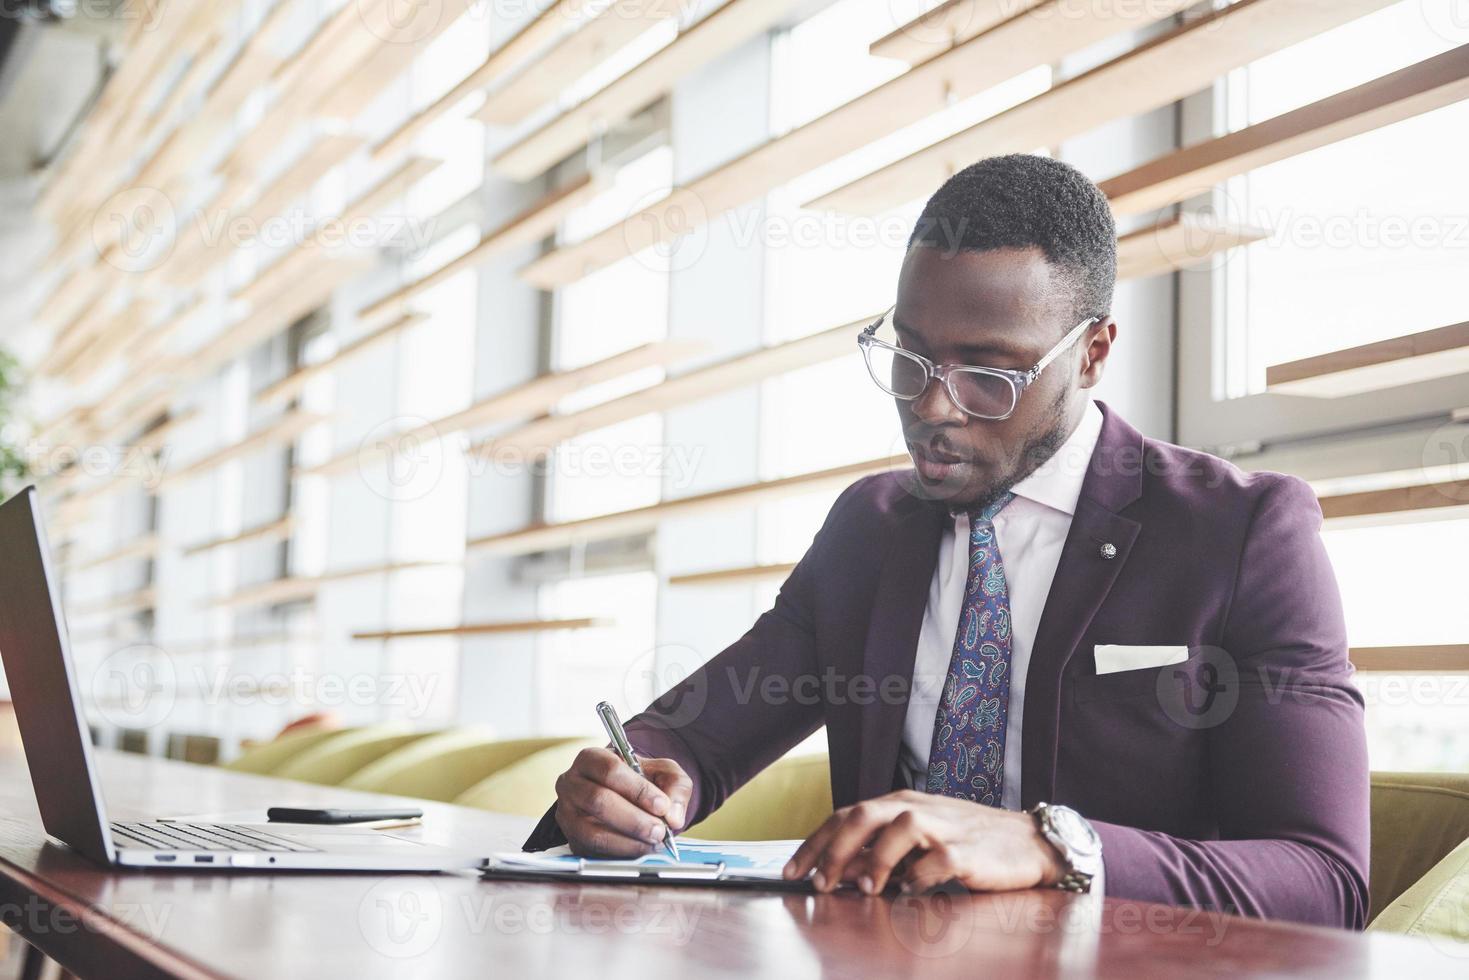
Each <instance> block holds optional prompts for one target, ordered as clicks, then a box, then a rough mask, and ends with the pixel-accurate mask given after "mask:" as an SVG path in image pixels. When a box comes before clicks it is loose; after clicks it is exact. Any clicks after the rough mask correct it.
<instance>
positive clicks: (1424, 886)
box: [1367, 839, 1469, 972]
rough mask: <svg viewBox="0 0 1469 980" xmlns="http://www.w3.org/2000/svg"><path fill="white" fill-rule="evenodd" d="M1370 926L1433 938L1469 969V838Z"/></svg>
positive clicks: (1375, 930) (1371, 928) (1379, 915)
mask: <svg viewBox="0 0 1469 980" xmlns="http://www.w3.org/2000/svg"><path fill="white" fill-rule="evenodd" d="M1367 928H1368V929H1369V930H1370V931H1373V932H1393V933H1400V934H1402V935H1405V936H1420V937H1423V938H1425V939H1429V940H1432V941H1433V942H1434V943H1436V944H1439V945H1440V946H1442V947H1443V948H1445V949H1446V950H1452V951H1453V952H1454V953H1455V954H1456V955H1458V956H1459V957H1461V958H1463V959H1464V960H1465V971H1466V972H1469V839H1466V840H1465V841H1464V842H1463V843H1461V844H1460V845H1459V846H1458V847H1456V848H1454V849H1453V850H1452V851H1450V852H1449V855H1448V857H1446V858H1444V859H1443V860H1442V861H1440V862H1438V864H1435V865H1434V866H1433V867H1432V868H1431V869H1430V870H1429V872H1428V873H1427V874H1426V875H1424V876H1423V877H1422V878H1420V879H1419V880H1418V882H1417V883H1416V884H1414V885H1413V886H1412V887H1411V888H1409V889H1408V890H1407V891H1405V892H1403V893H1402V894H1401V895H1399V896H1398V897H1397V898H1396V899H1394V900H1393V901H1392V903H1391V904H1389V905H1388V906H1387V907H1386V908H1384V909H1383V910H1382V911H1381V912H1380V913H1379V914H1378V915H1377V917H1376V918H1375V919H1373V920H1372V924H1371V925H1369V926H1368V927H1367Z"/></svg>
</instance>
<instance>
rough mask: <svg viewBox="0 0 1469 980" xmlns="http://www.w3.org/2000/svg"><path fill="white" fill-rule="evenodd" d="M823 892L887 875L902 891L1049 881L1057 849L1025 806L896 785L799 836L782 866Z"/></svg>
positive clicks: (1053, 878)
mask: <svg viewBox="0 0 1469 980" xmlns="http://www.w3.org/2000/svg"><path fill="white" fill-rule="evenodd" d="M813 868H814V869H815V871H816V873H815V874H814V875H812V879H811V880H812V884H813V885H815V887H816V890H817V891H819V892H830V891H831V890H833V889H834V888H836V887H837V886H838V885H839V884H841V883H842V882H844V881H849V882H855V883H856V884H857V886H858V887H859V888H860V889H862V891H864V892H866V893H867V894H869V895H877V894H880V893H881V892H882V890H883V889H884V888H886V887H887V884H888V880H889V879H890V878H894V879H896V880H898V881H901V882H902V885H903V890H904V891H921V890H924V889H927V888H932V887H935V886H937V885H941V884H943V883H944V882H947V881H958V882H959V883H960V884H962V885H963V886H964V887H965V888H968V889H969V890H970V891H986V892H992V891H1013V890H1016V889H1021V888H1035V887H1038V886H1044V885H1054V884H1056V883H1057V882H1058V881H1060V880H1061V878H1062V876H1063V875H1064V874H1065V873H1066V869H1065V865H1064V863H1063V862H1062V860H1061V855H1060V854H1059V853H1058V852H1057V850H1056V849H1055V848H1054V847H1052V846H1051V844H1050V843H1049V842H1048V841H1047V840H1046V839H1045V838H1044V837H1042V836H1041V833H1040V830H1039V829H1038V828H1037V827H1036V822H1035V818H1034V817H1033V816H1031V815H1030V814H1028V813H1017V812H1015V811H1013V810H1001V809H998V808H996V807H992V806H984V805H983V804H980V803H972V802H970V801H968V800H957V799H954V798H953V797H948V796H935V795H933V794H930V793H919V792H915V791H913V790H903V791H901V792H898V793H889V794H888V795H887V796H880V797H878V798H877V799H873V800H868V801H866V802H864V803H858V804H857V805H856V806H849V807H844V808H842V809H840V810H838V811H837V812H836V813H833V814H832V815H831V816H830V817H829V818H828V819H827V821H826V823H824V824H822V825H821V827H820V828H818V829H817V831H816V832H815V833H814V834H812V835H811V836H810V837H808V838H807V839H806V842H805V843H804V844H802V845H801V847H800V849H798V850H797V851H796V853H795V856H794V857H792V858H791V860H790V863H788V864H787V865H786V866H785V877H786V878H790V879H799V878H804V877H805V876H806V875H807V874H808V873H810V872H811V870H812V869H813Z"/></svg>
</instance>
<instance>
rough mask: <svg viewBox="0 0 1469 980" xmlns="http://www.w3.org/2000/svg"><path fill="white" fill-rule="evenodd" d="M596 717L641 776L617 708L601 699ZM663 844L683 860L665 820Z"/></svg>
mask: <svg viewBox="0 0 1469 980" xmlns="http://www.w3.org/2000/svg"><path fill="white" fill-rule="evenodd" d="M597 717H598V718H601V719H602V727H603V728H605V729H607V737H608V738H609V739H611V740H612V745H613V746H614V747H615V748H616V749H617V754H618V755H620V756H622V761H623V762H626V763H627V764H628V765H629V766H631V767H632V771H633V772H635V773H637V774H638V775H639V776H643V764H642V763H641V762H639V761H638V754H637V753H636V752H634V751H633V750H632V743H631V742H629V741H628V740H627V732H625V731H623V729H622V722H621V721H620V720H618V717H617V709H616V708H614V707H612V705H610V704H608V703H607V702H606V701H603V702H602V703H601V704H599V705H597ZM643 778H644V779H647V778H648V777H647V776H643ZM663 846H664V847H666V848H667V849H668V853H669V854H671V855H672V856H673V859H674V860H675V861H681V860H683V859H682V858H680V857H679V856H678V845H677V844H675V843H674V842H673V828H672V827H669V826H668V821H667V820H664V821H663Z"/></svg>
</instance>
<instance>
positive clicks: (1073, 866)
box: [1030, 803, 1102, 892]
mask: <svg viewBox="0 0 1469 980" xmlns="http://www.w3.org/2000/svg"><path fill="white" fill-rule="evenodd" d="M1030 815H1031V816H1033V817H1035V823H1036V827H1037V828H1038V829H1039V830H1040V832H1041V836H1042V837H1044V838H1045V839H1046V840H1047V841H1049V842H1050V843H1051V846H1052V847H1054V848H1055V849H1056V850H1057V851H1059V852H1060V853H1061V859H1062V860H1063V861H1065V862H1066V873H1065V874H1064V875H1062V876H1061V880H1060V881H1059V882H1057V883H1056V887H1057V888H1060V889H1063V890H1064V891H1068V892H1089V891H1091V889H1092V882H1093V881H1094V880H1096V879H1098V878H1100V877H1101V876H1102V839H1101V838H1100V837H1098V836H1097V832H1096V831H1095V830H1093V829H1092V825H1091V824H1089V823H1087V822H1086V818H1085V817H1083V816H1082V815H1081V814H1079V813H1077V812H1076V811H1075V810H1073V809H1071V807H1069V806H1052V805H1051V804H1049V803H1037V804H1036V805H1035V806H1034V807H1033V808H1032V809H1031V811H1030Z"/></svg>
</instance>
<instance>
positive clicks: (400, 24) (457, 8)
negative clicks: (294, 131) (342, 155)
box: [312, 0, 475, 119]
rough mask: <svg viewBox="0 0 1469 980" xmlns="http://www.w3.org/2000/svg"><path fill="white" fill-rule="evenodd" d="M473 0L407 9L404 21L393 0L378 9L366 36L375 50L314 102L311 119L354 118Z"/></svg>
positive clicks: (442, 1) (440, 1) (441, 1)
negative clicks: (369, 35) (372, 40)
mask: <svg viewBox="0 0 1469 980" xmlns="http://www.w3.org/2000/svg"><path fill="white" fill-rule="evenodd" d="M474 5H475V2H472V0H435V2H434V3H414V4H410V5H409V9H408V11H407V16H406V17H405V16H404V15H403V14H404V11H403V8H402V6H401V5H398V6H395V5H394V4H393V3H392V0H389V2H387V3H384V4H383V5H382V6H380V7H379V8H378V12H377V15H376V20H375V21H370V22H367V28H368V30H370V31H372V32H373V33H374V34H376V35H378V36H379V37H380V38H381V39H382V43H380V44H379V45H378V46H377V47H376V49H375V50H373V51H372V52H371V53H370V54H368V55H367V56H366V57H365V58H363V59H362V60H361V61H360V62H358V63H357V64H356V65H355V66H353V68H352V69H351V70H350V71H349V72H348V73H347V74H346V76H345V77H344V78H343V79H341V81H340V83H339V84H337V85H334V86H332V87H331V88H330V89H328V90H327V91H326V93H325V94H324V95H323V96H322V97H321V98H320V99H319V100H318V101H317V103H316V105H315V106H313V108H312V114H313V115H316V116H321V117H327V118H331V117H339V118H341V119H354V118H356V117H357V116H358V115H359V114H360V113H361V112H362V111H363V110H364V109H366V108H367V107H368V105H369V104H370V103H371V102H372V100H373V99H375V98H376V97H377V96H378V95H379V94H380V93H381V92H382V91H383V90H384V89H385V88H386V87H387V86H388V85H390V84H392V83H393V82H394V81H395V80H396V79H397V78H399V77H400V76H401V75H402V74H403V73H404V72H405V71H407V70H408V67H409V66H410V65H412V64H413V62H414V61H415V60H416V59H417V58H418V56H419V55H420V54H422V53H423V52H424V50H425V49H426V48H428V47H429V46H430V45H431V44H433V42H434V40H435V39H436V38H438V37H439V35H441V34H443V33H444V32H445V31H447V30H449V29H451V28H452V27H453V26H454V25H455V24H456V23H458V22H459V20H460V18H461V17H463V16H464V13H465V11H466V10H468V9H469V8H470V7H471V6H474Z"/></svg>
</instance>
